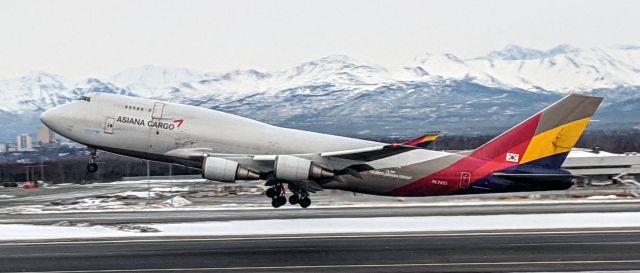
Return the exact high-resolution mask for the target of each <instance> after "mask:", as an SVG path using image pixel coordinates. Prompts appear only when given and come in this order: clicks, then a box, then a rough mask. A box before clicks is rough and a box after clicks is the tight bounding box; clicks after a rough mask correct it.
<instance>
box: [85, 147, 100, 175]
mask: <svg viewBox="0 0 640 273" xmlns="http://www.w3.org/2000/svg"><path fill="white" fill-rule="evenodd" d="M89 152H90V153H91V157H90V158H89V164H87V172H90V173H95V172H97V171H98V164H96V162H95V161H96V158H98V155H97V149H96V148H93V147H89Z"/></svg>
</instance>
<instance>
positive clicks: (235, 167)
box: [202, 157, 260, 182]
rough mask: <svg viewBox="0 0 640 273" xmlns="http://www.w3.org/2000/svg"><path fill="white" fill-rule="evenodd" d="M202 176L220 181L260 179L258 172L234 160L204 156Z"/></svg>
mask: <svg viewBox="0 0 640 273" xmlns="http://www.w3.org/2000/svg"><path fill="white" fill-rule="evenodd" d="M202 177H203V178H206V179H209V180H214V181H220V182H236V180H257V179H260V173H258V172H256V171H253V170H250V169H247V168H245V167H242V166H241V165H240V164H238V162H235V161H231V160H227V159H223V158H217V157H205V159H204V161H203V162H202Z"/></svg>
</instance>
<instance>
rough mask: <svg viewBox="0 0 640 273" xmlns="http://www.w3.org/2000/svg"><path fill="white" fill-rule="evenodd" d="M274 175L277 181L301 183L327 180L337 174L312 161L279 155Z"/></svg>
mask: <svg viewBox="0 0 640 273" xmlns="http://www.w3.org/2000/svg"><path fill="white" fill-rule="evenodd" d="M274 173H275V176H276V178H277V179H282V180H289V181H301V180H308V179H326V178H331V177H334V176H335V174H334V173H333V172H332V171H331V170H329V169H327V168H325V167H322V166H320V165H318V164H315V163H313V162H312V161H311V160H308V159H304V158H299V157H295V156H290V155H279V156H278V157H277V158H276V162H275V166H274Z"/></svg>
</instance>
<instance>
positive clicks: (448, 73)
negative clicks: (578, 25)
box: [0, 45, 640, 141]
mask: <svg viewBox="0 0 640 273" xmlns="http://www.w3.org/2000/svg"><path fill="white" fill-rule="evenodd" d="M91 92H106V93H114V94H123V95H129V96H139V97H148V98H154V99H159V100H165V101H172V102H178V103H186V104H191V105H198V106H202V107H207V108H212V109H217V110H222V111H225V112H229V113H233V114H239V115H242V116H247V117H250V118H256V119H259V120H261V121H265V122H269V123H273V124H276V125H282V126H287V127H293V128H300V129H308V130H314V131H322V132H326V133H337V134H343V135H363V136H364V135H403V136H410V135H412V134H419V133H420V132H423V131H425V130H436V129H437V130H445V131H446V130H454V129H455V130H462V132H461V133H471V132H493V131H491V130H495V127H496V126H495V125H496V124H504V127H508V126H510V125H513V124H515V123H517V122H518V121H519V119H523V118H525V117H526V115H529V114H533V113H535V112H536V111H537V110H539V109H540V108H542V107H544V106H546V105H548V104H549V103H551V102H553V101H554V100H557V99H558V98H560V97H562V96H563V95H564V94H566V93H583V94H589V95H598V96H604V97H605V102H604V103H603V106H602V107H601V110H600V111H599V114H598V115H597V117H598V116H599V117H602V118H603V120H602V121H601V123H602V124H604V123H607V124H615V122H616V121H619V120H624V122H626V123H631V124H623V125H620V126H623V127H624V126H629V127H634V126H638V125H637V124H636V123H638V122H640V117H637V116H640V115H638V110H637V109H640V108H637V106H640V47H637V46H629V45H625V46H617V47H612V48H608V49H598V48H595V49H593V48H592V49H579V48H575V47H572V46H569V45H559V46H557V47H554V48H551V49H548V50H537V49H530V48H525V47H520V46H515V45H510V46H507V47H505V48H504V49H502V50H498V51H492V52H489V53H488V54H485V55H483V56H480V57H476V58H471V59H462V58H458V57H457V56H455V55H453V54H438V55H434V54H426V55H423V56H420V57H417V58H416V60H415V61H414V62H413V63H410V64H407V65H406V66H404V67H400V68H388V67H383V66H379V65H375V64H370V63H365V62H361V61H358V60H355V59H352V58H351V57H349V56H346V55H333V56H327V57H324V58H320V59H317V60H311V61H307V62H303V63H301V64H299V65H297V66H293V67H291V68H288V69H283V70H277V71H259V70H255V69H245V70H233V71H228V72H223V73H209V72H200V71H194V70H190V69H186V68H171V67H163V66H157V65H146V66H140V67H134V68H130V69H127V70H124V71H122V72H120V73H117V74H115V75H114V76H112V77H107V78H88V79H85V80H83V81H81V82H75V83H74V82H70V81H67V80H66V79H65V78H64V77H62V76H58V75H54V74H49V73H46V72H33V73H30V74H28V75H25V76H23V77H19V78H15V79H9V80H0V99H1V100H3V101H4V104H2V105H0V117H4V118H5V120H10V121H11V120H20V122H17V124H10V126H6V127H7V128H9V129H7V130H5V131H4V132H1V133H0V140H2V141H11V140H15V135H16V134H18V133H25V132H26V133H30V132H33V131H35V128H34V126H37V124H38V122H37V113H39V112H42V111H44V110H46V109H49V108H51V107H55V106H57V105H60V104H64V103H66V102H68V101H71V100H73V99H75V98H77V97H79V96H81V95H83V94H86V93H91ZM621 116H624V118H620V117H621ZM594 126H598V125H597V124H596V125H594ZM614 127H615V126H614ZM470 128H471V129H470ZM473 128H475V129H473ZM488 128H494V129H488Z"/></svg>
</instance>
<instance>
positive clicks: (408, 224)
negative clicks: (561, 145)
mask: <svg viewBox="0 0 640 273" xmlns="http://www.w3.org/2000/svg"><path fill="white" fill-rule="evenodd" d="M634 227H638V228H640V212H625V213H561V214H524V215H483V216H428V217H377V218H324V219H287V220H241V221H217V222H196V223H173V224H150V225H109V226H102V225H100V226H91V225H89V224H83V223H80V224H75V225H72V226H60V225H57V226H56V225H54V226H39V225H19V224H6V225H0V230H2V233H0V240H8V241H14V240H37V239H83V238H85V239H86V238H116V237H163V236H244V235H301V234H311V235H312V234H352V233H356V234H367V233H384V232H431V231H483V230H484V231H488V230H503V231H508V230H524V229H527V230H529V229H535V230H542V231H544V230H551V229H579V228H634Z"/></svg>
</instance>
